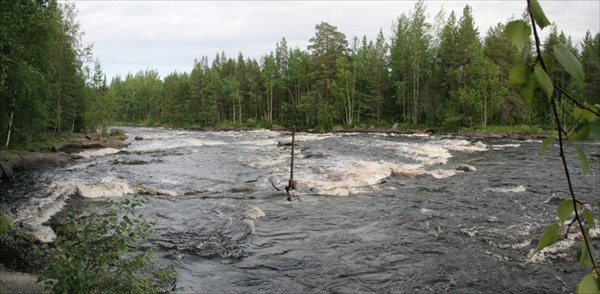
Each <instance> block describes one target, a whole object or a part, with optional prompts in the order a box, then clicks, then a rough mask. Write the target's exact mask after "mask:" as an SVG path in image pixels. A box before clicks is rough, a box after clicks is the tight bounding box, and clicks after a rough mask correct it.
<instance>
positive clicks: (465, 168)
mask: <svg viewBox="0 0 600 294" xmlns="http://www.w3.org/2000/svg"><path fill="white" fill-rule="evenodd" d="M456 170H460V171H464V172H472V171H476V170H477V169H476V168H475V167H474V166H471V165H468V164H459V165H458V166H457V167H456Z"/></svg>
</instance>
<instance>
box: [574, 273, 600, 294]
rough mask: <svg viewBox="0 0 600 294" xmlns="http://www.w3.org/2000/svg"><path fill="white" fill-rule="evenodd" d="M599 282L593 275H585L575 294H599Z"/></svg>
mask: <svg viewBox="0 0 600 294" xmlns="http://www.w3.org/2000/svg"><path fill="white" fill-rule="evenodd" d="M599 285H600V282H599V280H598V277H597V276H596V275H594V273H590V274H587V275H585V276H584V277H583V279H581V282H579V285H577V289H576V290H575V293H577V294H589V293H600V286H599Z"/></svg>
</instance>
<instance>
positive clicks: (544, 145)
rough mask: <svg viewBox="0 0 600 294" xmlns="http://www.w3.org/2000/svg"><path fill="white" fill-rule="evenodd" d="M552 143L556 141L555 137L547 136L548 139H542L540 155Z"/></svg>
mask: <svg viewBox="0 0 600 294" xmlns="http://www.w3.org/2000/svg"><path fill="white" fill-rule="evenodd" d="M554 141H556V137H555V136H549V137H548V138H546V139H544V141H542V145H541V147H540V153H542V154H544V151H546V149H547V148H548V146H550V145H552V144H553V143H554Z"/></svg>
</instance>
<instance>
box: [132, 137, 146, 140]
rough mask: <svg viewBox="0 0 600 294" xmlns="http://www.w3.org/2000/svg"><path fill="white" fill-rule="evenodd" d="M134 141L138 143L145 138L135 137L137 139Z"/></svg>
mask: <svg viewBox="0 0 600 294" xmlns="http://www.w3.org/2000/svg"><path fill="white" fill-rule="evenodd" d="M133 139H134V140H136V141H141V140H144V138H143V137H140V136H135V138H133Z"/></svg>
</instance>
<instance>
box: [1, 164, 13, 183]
mask: <svg viewBox="0 0 600 294" xmlns="http://www.w3.org/2000/svg"><path fill="white" fill-rule="evenodd" d="M14 176H15V174H14V173H13V170H12V165H11V164H10V163H8V162H6V161H0V178H2V179H5V180H7V179H12V177H14Z"/></svg>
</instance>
